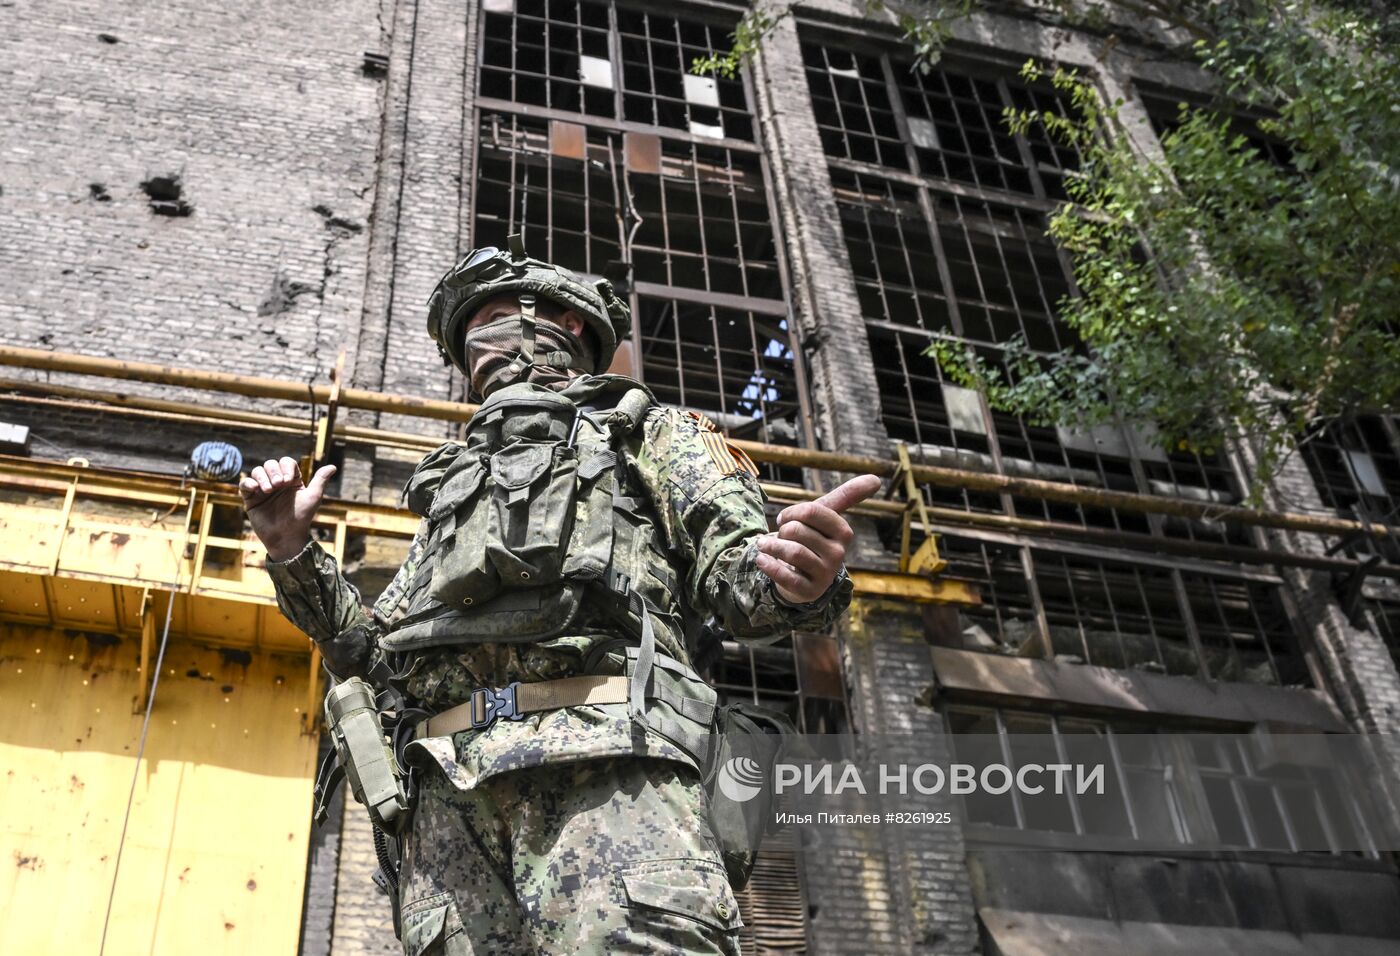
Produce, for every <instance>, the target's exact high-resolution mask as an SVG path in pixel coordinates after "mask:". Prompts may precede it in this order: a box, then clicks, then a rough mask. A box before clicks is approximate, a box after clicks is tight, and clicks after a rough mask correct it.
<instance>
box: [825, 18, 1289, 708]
mask: <svg viewBox="0 0 1400 956" xmlns="http://www.w3.org/2000/svg"><path fill="white" fill-rule="evenodd" d="M800 30H801V33H802V37H803V40H804V44H803V57H804V63H805V66H806V75H807V79H808V83H809V87H810V88H811V90H812V94H813V99H814V107H815V110H816V115H817V121H818V125H819V127H820V130H821V135H822V141H823V144H824V149H825V151H826V154H827V159H828V165H829V168H830V172H831V177H832V182H833V185H834V187H835V193H836V201H837V208H838V210H839V212H840V216H841V226H842V230H843V234H844V238H845V241H846V246H847V250H848V253H849V255H850V261H851V266H852V271H853V273H854V277H855V282H856V289H857V293H858V295H859V299H860V302H861V308H862V313H863V315H864V318H865V321H866V326H867V331H868V333H869V338H870V343H871V349H872V353H873V355H872V357H873V359H874V364H875V368H876V377H877V384H878V386H879V391H880V400H881V415H882V419H883V422H884V424H885V427H886V430H887V432H888V433H889V435H890V438H891V440H892V441H895V442H904V443H906V444H908V445H909V446H910V453H911V456H912V457H913V458H914V460H915V461H919V462H924V463H927V464H936V465H944V466H950V467H958V468H965V469H969V470H974V471H986V472H999V473H1001V474H1006V475H1009V476H1015V477H1026V478H1036V479H1041V480H1049V481H1057V482H1063V483H1068V484H1073V485H1077V486H1081V487H1084V488H1088V489H1107V490H1117V491H1128V492H1137V493H1148V494H1159V495H1169V496H1175V497H1185V498H1193V499H1196V500H1200V501H1210V502H1219V503H1233V502H1236V501H1237V500H1238V492H1237V488H1236V481H1235V476H1234V474H1233V471H1232V470H1231V468H1230V467H1229V465H1228V463H1227V462H1226V461H1225V460H1224V459H1222V458H1220V457H1217V456H1203V455H1198V454H1193V453H1187V452H1185V451H1170V450H1166V449H1163V448H1162V447H1161V446H1160V442H1159V441H1158V439H1157V437H1156V435H1155V434H1154V433H1152V432H1151V431H1150V430H1147V429H1135V428H1131V427H1126V426H1124V427H1120V426H1116V425H1108V426H1102V427H1098V428H1094V429H1091V430H1082V431H1081V430H1074V429H1067V428H1057V427H1052V426H1049V425H1047V424H1044V423H1038V422H1034V421H1030V420H1027V419H1024V418H1018V417H1016V416H1012V415H1007V414H1003V413H999V412H993V411H992V410H991V409H990V408H989V407H988V406H987V405H986V403H985V401H984V400H983V398H982V396H980V395H978V394H977V393H975V392H970V391H969V390H967V389H964V388H959V387H958V386H957V385H956V384H955V383H952V382H949V381H946V380H945V378H944V376H943V374H942V372H941V370H940V369H939V367H938V364H937V363H936V361H935V360H934V359H933V358H932V357H930V356H927V355H925V354H924V352H925V349H926V347H927V345H928V343H929V341H930V338H931V336H935V335H936V336H941V337H944V338H945V339H949V340H952V341H954V342H961V343H963V344H964V346H965V347H966V348H968V349H969V350H975V352H976V353H977V354H978V355H980V356H981V357H983V358H984V359H985V360H987V361H990V362H993V363H996V362H999V361H1001V359H1002V355H1003V352H1002V350H1001V348H1000V347H1001V346H1002V345H1003V343H1006V342H1007V341H1009V340H1011V339H1012V338H1013V337H1015V338H1019V339H1021V340H1023V341H1025V342H1026V343H1027V344H1028V345H1029V346H1030V348H1031V349H1032V350H1035V351H1038V352H1041V353H1045V354H1048V353H1051V352H1054V351H1058V350H1063V349H1076V348H1079V347H1080V345H1079V343H1078V341H1077V339H1076V337H1075V336H1074V334H1073V332H1072V330H1070V329H1069V328H1068V327H1067V326H1066V325H1065V324H1064V323H1063V322H1061V321H1060V320H1059V319H1058V317H1057V310H1058V309H1059V307H1060V304H1061V303H1062V302H1063V301H1064V300H1065V299H1066V298H1067V297H1069V296H1072V295H1073V294H1074V286H1073V282H1072V276H1071V272H1070V270H1069V268H1068V265H1069V264H1068V262H1067V260H1066V259H1065V257H1064V256H1063V255H1062V253H1061V252H1060V250H1058V249H1057V248H1056V247H1055V245H1054V243H1053V241H1052V240H1051V239H1050V238H1049V237H1048V236H1047V235H1046V232H1045V228H1046V215H1047V213H1048V212H1049V211H1050V210H1051V209H1053V208H1054V205H1055V200H1056V199H1058V198H1061V197H1063V195H1064V193H1063V181H1064V177H1065V176H1066V175H1068V174H1070V173H1072V172H1073V171H1074V170H1075V169H1077V168H1078V165H1079V157H1078V155H1077V154H1076V153H1075V152H1074V151H1073V150H1069V149H1066V148H1064V147H1063V146H1061V145H1059V144H1057V143H1054V142H1052V141H1050V140H1048V139H1046V138H1045V137H1044V134H1043V133H1038V132H1035V131H1028V132H1027V133H1024V134H1016V135H1013V134H1012V133H1011V132H1010V131H1009V129H1008V128H1007V126H1006V124H1005V123H1004V120H1003V116H1004V113H1005V111H1006V110H1007V109H1009V108H1020V109H1047V110H1048V109H1053V110H1056V111H1059V112H1064V110H1065V104H1063V103H1062V102H1061V101H1060V100H1059V99H1058V98H1057V95H1056V93H1055V92H1054V91H1053V90H1051V89H1047V88H1041V87H1032V86H1028V85H1027V84H1025V83H1024V82H1022V81H1021V80H1019V78H1017V77H1016V76H1015V68H1014V67H1012V66H1009V65H1007V66H999V65H997V64H994V63H975V62H957V61H949V64H950V65H940V66H939V67H938V68H935V69H934V70H932V71H929V72H927V73H921V72H919V71H918V70H914V69H911V68H910V67H909V65H908V64H907V63H905V62H903V61H901V60H899V59H898V58H897V57H895V56H892V55H890V54H889V53H888V52H882V51H880V50H878V49H875V48H873V47H864V46H862V43H861V41H859V40H852V39H851V38H848V37H846V36H842V38H841V39H840V40H839V41H832V42H825V41H823V40H822V34H821V33H820V32H818V31H816V30H815V29H812V28H810V27H809V26H807V25H800ZM924 492H925V495H926V496H927V498H928V500H929V501H930V503H932V504H935V505H939V506H942V507H953V508H959V509H962V510H965V511H971V512H989V513H993V514H997V513H1000V514H1005V515H1008V516H1012V517H1015V518H1030V519H1038V520H1045V521H1055V522H1063V523H1070V524H1075V525H1079V526H1080V527H1082V528H1084V529H1086V531H1102V532H1107V533H1110V534H1112V535H1122V534H1135V535H1148V536H1157V537H1170V538H1178V539H1185V540H1187V541H1201V542H1208V543H1235V544H1243V543H1247V541H1246V538H1245V536H1244V532H1243V531H1242V530H1240V529H1227V528H1226V527H1224V526H1222V525H1220V524H1218V523H1214V522H1209V521H1203V520H1188V519H1182V518H1175V517H1166V516H1147V515H1140V514H1134V513H1123V512H1116V511H1114V510H1112V509H1109V508H1096V507H1090V506H1085V505H1065V504H1058V503H1054V502H1047V501H1042V500H1038V499H1024V498H1017V497H1010V496H997V495H988V494H973V493H969V492H967V491H963V490H960V489H950V488H941V487H932V486H931V487H926V488H925V489H924ZM938 530H939V531H940V532H942V533H943V534H944V535H945V537H944V541H945V543H948V542H956V543H953V544H951V545H950V546H949V547H947V548H945V549H944V550H947V551H948V552H949V560H950V569H949V573H951V574H954V575H955V576H965V577H967V578H969V579H970V580H975V581H979V582H981V586H982V587H983V588H984V590H986V589H988V588H989V585H990V584H992V582H995V585H996V586H995V588H992V589H991V593H994V594H995V595H996V596H995V597H994V598H993V600H992V602H991V603H992V604H993V609H992V611H991V615H990V616H991V617H992V618H993V619H994V620H993V621H991V622H986V621H980V622H978V625H979V627H980V629H981V631H982V632H986V635H987V636H986V637H985V638H983V637H981V636H980V632H979V631H977V630H974V631H973V632H972V634H971V636H969V635H968V634H963V635H961V636H960V639H961V640H962V641H963V646H980V647H981V648H982V649H984V650H990V649H1000V650H1002V651H1004V650H1005V649H1006V648H1007V647H1017V648H1019V647H1023V646H1026V645H1027V644H1028V642H1029V643H1030V644H1036V645H1038V646H1039V652H1040V653H1043V654H1058V655H1060V656H1061V657H1063V658H1065V659H1075V660H1084V661H1086V662H1091V663H1099V664H1105V665H1107V666H1117V667H1142V668H1145V669H1149V670H1153V669H1157V670H1161V671H1162V672H1166V673H1178V674H1192V675H1198V676H1201V677H1211V678H1218V679H1227V680H1265V679H1267V680H1268V682H1271V683H1278V682H1283V683H1293V682H1304V681H1305V680H1306V675H1305V674H1304V673H1302V669H1301V668H1300V667H1297V666H1295V665H1296V660H1297V658H1296V652H1294V651H1291V650H1290V651H1288V652H1287V653H1285V651H1284V649H1285V648H1292V647H1293V646H1294V638H1293V636H1292V634H1291V631H1290V625H1289V624H1288V621H1287V618H1286V616H1278V615H1274V614H1273V613H1272V611H1269V613H1265V612H1264V611H1263V610H1259V611H1258V613H1257V614H1256V615H1255V618H1256V619H1255V620H1252V621H1248V622H1246V621H1242V620H1240V619H1239V614H1238V609H1239V608H1246V609H1251V610H1254V609H1262V608H1264V607H1268V608H1272V607H1273V606H1274V605H1275V604H1276V603H1277V595H1276V593H1274V592H1276V591H1277V587H1278V581H1277V579H1275V578H1272V577H1270V576H1269V575H1254V574H1252V573H1251V572H1240V571H1239V569H1238V568H1231V567H1229V566H1225V565H1219V564H1213V563H1211V562H1208V561H1202V560H1197V559H1194V558H1188V557H1180V558H1167V557H1162V556H1153V557H1152V558H1151V559H1148V558H1144V557H1142V556H1141V554H1140V552H1137V553H1135V552H1133V551H1131V550H1127V549H1119V548H1115V547H1113V546H1111V545H1103V546H1100V545H1090V544H1086V543H1066V542H1060V541H1058V540H1057V541H1056V542H1055V543H1053V544H1049V543H1045V542H1044V541H1043V539H1041V540H1039V541H1037V542H1036V544H1037V546H1036V547H1035V548H1032V547H1031V546H1030V545H1029V544H1028V543H1026V542H1025V539H1023V538H1018V537H1017V536H1016V535H1014V534H1009V533H1000V532H995V531H981V530H976V531H974V530H970V529H968V528H966V527H959V526H958V525H957V523H956V522H950V524H949V525H947V526H943V527H940V528H939V529H938ZM916 538H917V535H916ZM1100 540H1106V539H1102V538H1101V539H1100ZM887 543H891V544H892V543H893V539H891V540H890V541H888V542H887ZM915 543H917V540H916V542H915ZM969 545H971V546H969ZM1042 545H1043V546H1042ZM993 554H995V555H996V559H995V560H993V559H992V558H991V555H993ZM1013 555H1014V557H1015V559H1014V560H1013V559H1012V556H1013ZM1188 580H1189V581H1190V582H1193V583H1194V582H1198V581H1199V582H1201V583H1200V584H1199V586H1198V587H1194V589H1193V586H1188ZM1232 589H1233V590H1232ZM1251 589H1253V590H1251ZM1261 589H1262V590H1261ZM1237 591H1238V592H1239V593H1236V592H1237ZM1188 592H1190V593H1188ZM1227 592H1228V593H1227ZM1241 595H1242V596H1241ZM1008 600H1009V601H1011V602H1012V603H1011V604H1010V605H1008V608H1009V613H1008V614H1006V615H1003V614H1001V612H1000V608H997V607H996V606H995V605H997V604H999V603H1000V602H1002V601H1008ZM1081 610H1085V611H1086V612H1088V611H1092V614H1093V615H1095V618H1094V620H1095V625H1094V631H1095V633H1094V634H1093V635H1088V637H1092V640H1088V639H1086V634H1084V633H1082V632H1081V631H1074V633H1070V632H1069V631H1066V630H1065V629H1066V628H1071V629H1072V620H1071V619H1072V618H1074V616H1075V615H1077V614H1079V613H1080V612H1081ZM982 616H983V617H984V618H985V617H987V616H988V615H986V614H983V615H982ZM969 617H970V616H969ZM1042 622H1044V623H1042ZM988 623H992V624H994V625H995V627H994V628H989V627H987V624H988ZM1246 625H1247V626H1246ZM1081 630H1082V629H1081ZM1246 634H1248V635H1250V636H1249V638H1248V640H1247V639H1246ZM1086 645H1087V646H1086ZM954 646H957V643H956V641H955V642H954ZM1259 648H1264V649H1265V650H1264V653H1263V654H1262V656H1260V655H1258V654H1255V653H1253V650H1254V649H1259ZM1028 649H1029V650H1030V651H1034V650H1035V648H1034V647H1031V648H1028ZM1281 658H1286V659H1287V661H1288V663H1287V665H1286V666H1281V665H1280V659H1281ZM1230 662H1233V663H1230Z"/></svg>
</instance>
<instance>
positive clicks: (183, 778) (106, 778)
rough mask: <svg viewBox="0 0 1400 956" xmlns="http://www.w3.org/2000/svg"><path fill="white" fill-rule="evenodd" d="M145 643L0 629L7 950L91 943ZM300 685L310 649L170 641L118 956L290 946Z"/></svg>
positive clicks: (132, 737)
mask: <svg viewBox="0 0 1400 956" xmlns="http://www.w3.org/2000/svg"><path fill="white" fill-rule="evenodd" d="M5 583H6V582H3V581H0V586H3V585H4V584H5ZM139 653H140V642H139V640H137V639H133V638H125V639H122V640H120V641H115V642H114V640H113V639H112V638H110V637H105V638H104V637H101V636H98V635H93V634H90V633H89V634H81V633H77V632H72V633H65V632H63V631H57V630H49V629H39V628H34V627H29V626H25V625H17V624H0V953H50V952H71V953H79V952H84V953H86V952H96V951H97V946H98V942H99V940H100V939H101V936H102V923H103V915H104V912H105V910H106V903H107V897H108V892H109V890H110V888H111V885H112V878H113V874H114V867H115V865H116V854H117V847H118V842H119V836H120V833H121V824H122V814H123V811H124V809H125V806H126V801H127V792H128V788H129V787H130V784H131V778H132V773H133V771H134V770H135V769H136V767H135V753H136V749H137V745H138V741H139V737H140V731H141V715H140V714H133V713H132V707H133V703H134V701H135V700H136V698H137V695H138V693H139V689H140V683H139V677H138V675H137V673H136V671H137V666H138V661H139ZM306 681H307V667H306V661H305V658H304V657H302V658H300V659H298V658H295V657H282V656H277V655H272V654H267V653H257V654H254V655H253V657H252V660H251V662H250V663H248V664H246V665H244V664H239V663H237V662H232V661H229V660H228V659H226V658H225V657H224V656H223V655H221V654H220V653H219V652H218V651H217V650H211V649H206V648H200V647H196V646H194V645H189V644H180V643H173V644H172V645H171V648H170V650H169V652H168V653H167V657H166V662H165V666H164V667H163V673H162V675H161V684H160V687H159V690H158V692H157V697H156V707H155V711H154V714H153V717H152V722H151V730H150V737H149V740H148V742H147V745H146V755H145V759H144V760H143V761H142V762H141V767H140V774H139V779H138V783H137V787H136V793H135V800H134V803H133V807H132V814H131V823H130V826H129V829H128V833H127V838H126V844H125V848H124V850H123V853H122V860H121V870H120V875H119V879H118V881H117V890H116V896H115V901H114V905H113V908H112V919H111V923H110V925H109V927H108V938H107V952H108V953H109V954H124V953H142V954H146V953H161V954H164V953H169V954H181V956H183V954H188V953H200V954H201V956H209V954H216V953H229V954H243V953H259V954H261V953H272V954H280V953H287V954H291V953H295V952H296V948H297V938H298V931H299V926H300V919H301V900H302V890H303V881H304V875H305V867H306V852H307V845H308V839H309V828H310V801H311V787H312V775H313V773H314V766H313V764H314V761H315V740H314V739H313V738H311V737H307V736H303V735H302V734H301V732H300V728H301V709H302V708H304V707H305V706H306V697H307V685H306Z"/></svg>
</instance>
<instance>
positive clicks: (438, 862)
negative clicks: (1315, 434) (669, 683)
mask: <svg viewBox="0 0 1400 956" xmlns="http://www.w3.org/2000/svg"><path fill="white" fill-rule="evenodd" d="M405 842H406V847H407V850H406V852H405V855H404V860H403V871H402V881H403V882H402V886H403V889H402V896H403V899H405V900H408V901H409V902H407V903H406V904H405V905H404V907H403V909H402V921H403V924H402V935H403V942H404V950H405V952H407V953H408V954H409V956H422V954H427V953H446V954H450V956H462V954H468V953H470V954H500V956H507V954H509V956H519V954H524V953H540V954H549V956H554V954H560V956H562V954H565V953H580V954H583V956H594V954H599V956H601V954H606V953H619V952H628V953H655V954H661V956H680V954H687V956H689V954H723V956H738V953H739V942H738V936H737V934H738V929H739V927H740V925H741V920H740V917H739V907H738V903H737V902H736V901H735V899H734V893H733V891H732V890H731V889H730V888H729V883H728V881H727V879H726V877H725V872H724V866H723V864H722V863H721V862H720V859H719V851H718V848H717V846H716V845H715V841H714V837H713V836H712V835H711V833H710V826H709V822H708V820H707V819H706V814H705V794H704V790H703V788H702V787H701V785H700V781H699V779H698V777H697V776H696V775H695V774H694V773H693V772H691V771H690V770H688V769H686V768H683V767H678V766H677V765H675V764H673V763H670V762H667V761H661V760H648V759H635V758H624V759H612V760H589V761H585V762H580V763H573V764H568V765H566V766H565V767H562V768H552V767H547V766H541V767H535V768H533V769H530V770H523V771H519V772H516V773H511V774H508V775H503V776H498V777H496V778H495V779H493V780H490V781H487V782H485V783H483V784H481V785H480V786H477V787H473V788H471V789H468V790H462V789H459V788H458V787H456V786H453V785H452V783H450V782H449V781H447V780H446V779H444V778H442V777H441V776H439V775H436V774H434V775H431V776H429V777H427V778H426V779H425V780H424V784H423V787H422V789H421V790H420V792H419V795H418V806H417V810H416V813H415V816H414V819H413V831H412V832H411V833H410V834H409V836H408V839H407V840H406V841H405Z"/></svg>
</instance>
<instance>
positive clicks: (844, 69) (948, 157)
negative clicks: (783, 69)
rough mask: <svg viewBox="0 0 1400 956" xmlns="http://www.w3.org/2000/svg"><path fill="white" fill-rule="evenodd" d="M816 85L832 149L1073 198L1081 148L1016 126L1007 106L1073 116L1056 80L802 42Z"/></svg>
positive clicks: (960, 179) (936, 174)
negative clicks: (926, 66)
mask: <svg viewBox="0 0 1400 956" xmlns="http://www.w3.org/2000/svg"><path fill="white" fill-rule="evenodd" d="M802 56H803V62H804V64H805V65H806V72H807V84H808V87H809V88H810V89H811V92H812V103H813V107H814V108H815V113H816V117H817V125H818V128H819V130H820V132H821V137H822V145H823V148H824V149H825V151H826V154H827V156H828V157H831V158H832V159H834V160H836V161H837V164H838V165H839V164H840V163H841V161H849V162H850V163H852V164H861V165H869V166H882V167H885V168H887V169H893V170H908V171H911V172H913V173H915V174H919V175H923V176H926V177H932V178H937V179H942V180H946V181H949V182H953V183H965V184H968V185H972V186H975V187H980V188H981V189H984V190H987V191H989V192H1006V193H1015V194H1022V195H1026V196H1034V197H1037V198H1039V199H1042V200H1043V199H1047V198H1048V199H1063V198H1064V195H1065V193H1064V186H1063V181H1064V177H1065V175H1066V173H1068V172H1072V171H1073V170H1075V169H1077V168H1078V167H1079V155H1078V153H1077V151H1075V150H1074V149H1073V148H1070V147H1066V146H1065V145H1063V144H1060V143H1056V142H1054V141H1053V140H1051V139H1050V138H1049V137H1048V136H1047V135H1046V134H1045V133H1044V131H1043V130H1041V129H1039V128H1038V127H1033V128H1031V129H1028V130H1026V131H1025V132H1023V133H1018V134H1013V133H1011V131H1010V130H1009V128H1008V127H1007V125H1006V122H1005V119H1004V115H1005V113H1006V111H1007V110H1012V109H1016V110H1044V111H1046V112H1054V113H1058V114H1061V115H1065V114H1067V113H1068V112H1069V111H1070V107H1069V105H1068V104H1067V103H1066V102H1065V101H1064V100H1063V99H1062V98H1061V97H1060V96H1059V94H1058V93H1057V92H1056V91H1055V90H1054V88H1053V87H1051V86H1049V85H1048V84H1046V83H1040V84H1035V85H1028V84H1026V83H1025V82H1024V81H1023V80H1022V79H1020V77H1019V76H1017V75H1016V69H1015V67H1012V66H1000V65H994V64H987V63H977V62H966V63H958V64H957V66H956V67H954V66H949V65H947V64H948V63H953V62H956V61H955V60H954V58H953V57H952V56H948V57H945V61H944V62H941V63H940V64H939V65H938V66H935V67H934V68H932V69H930V70H927V71H924V70H921V69H919V68H918V67H917V66H916V65H915V64H913V63H911V62H910V61H908V60H907V59H902V58H899V57H891V56H889V55H885V54H881V53H878V52H870V51H862V50H859V49H852V48H851V45H850V43H849V42H848V41H847V40H846V38H843V39H842V42H840V43H817V42H806V43H804V44H803V46H802Z"/></svg>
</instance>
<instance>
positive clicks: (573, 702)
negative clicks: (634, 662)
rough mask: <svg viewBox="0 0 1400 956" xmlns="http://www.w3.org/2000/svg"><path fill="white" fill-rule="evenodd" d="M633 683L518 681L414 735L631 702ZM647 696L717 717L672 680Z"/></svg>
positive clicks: (671, 665) (674, 666)
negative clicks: (672, 682) (679, 689)
mask: <svg viewBox="0 0 1400 956" xmlns="http://www.w3.org/2000/svg"><path fill="white" fill-rule="evenodd" d="M628 650H629V651H630V654H629V656H631V654H635V653H636V651H635V649H632V648H629V649H628ZM656 663H658V664H660V665H661V666H662V667H663V668H665V669H667V670H675V671H676V672H677V673H681V674H683V675H687V676H688V675H693V674H694V671H692V670H691V669H690V668H688V667H686V666H685V665H684V664H682V663H680V662H679V661H675V660H672V659H670V658H668V657H666V656H665V655H658V656H657V659H656ZM695 679H698V678H695ZM631 683H632V678H630V677H627V676H624V675H617V676H611V677H607V676H603V675H597V674H590V675H585V676H581V677H564V678H560V679H559V680H545V681H532V682H530V683H521V682H520V681H515V682H513V683H511V684H507V685H506V686H505V687H502V688H494V687H478V688H477V689H476V690H474V691H472V693H471V699H469V700H468V701H467V702H466V703H465V704H459V705H457V706H456V707H452V708H449V709H448V710H445V711H443V712H442V713H440V714H438V715H436V716H434V717H430V718H428V719H427V720H424V721H421V722H420V723H419V724H418V725H417V727H416V728H415V730H414V737H415V738H417V739H419V740H421V739H422V738H424V737H446V736H450V735H452V734H455V733H458V732H459V731H463V730H481V729H483V728H485V727H487V726H488V725H490V724H492V723H494V722H496V721H497V720H523V719H524V717H525V715H526V714H533V713H539V712H541V711H546V710H559V709H561V708H564V707H583V706H588V705H594V704H626V703H629V701H630V700H631V691H630V687H629V685H630V684H631ZM646 696H647V697H650V698H652V699H654V700H663V701H665V702H666V703H668V704H670V705H671V707H673V708H674V709H675V710H676V712H677V713H679V714H682V715H684V716H686V717H689V718H690V719H691V720H694V721H697V722H698V723H700V724H702V725H705V726H708V725H709V724H710V722H711V721H712V720H713V718H714V711H715V708H714V705H713V704H710V703H709V702H707V701H703V700H697V699H696V698H694V697H689V696H686V695H684V694H681V693H678V692H676V691H675V690H674V689H673V688H672V686H671V685H670V683H669V682H667V681H657V682H654V683H653V685H652V687H651V689H650V691H649V692H648V693H647V695H646Z"/></svg>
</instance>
